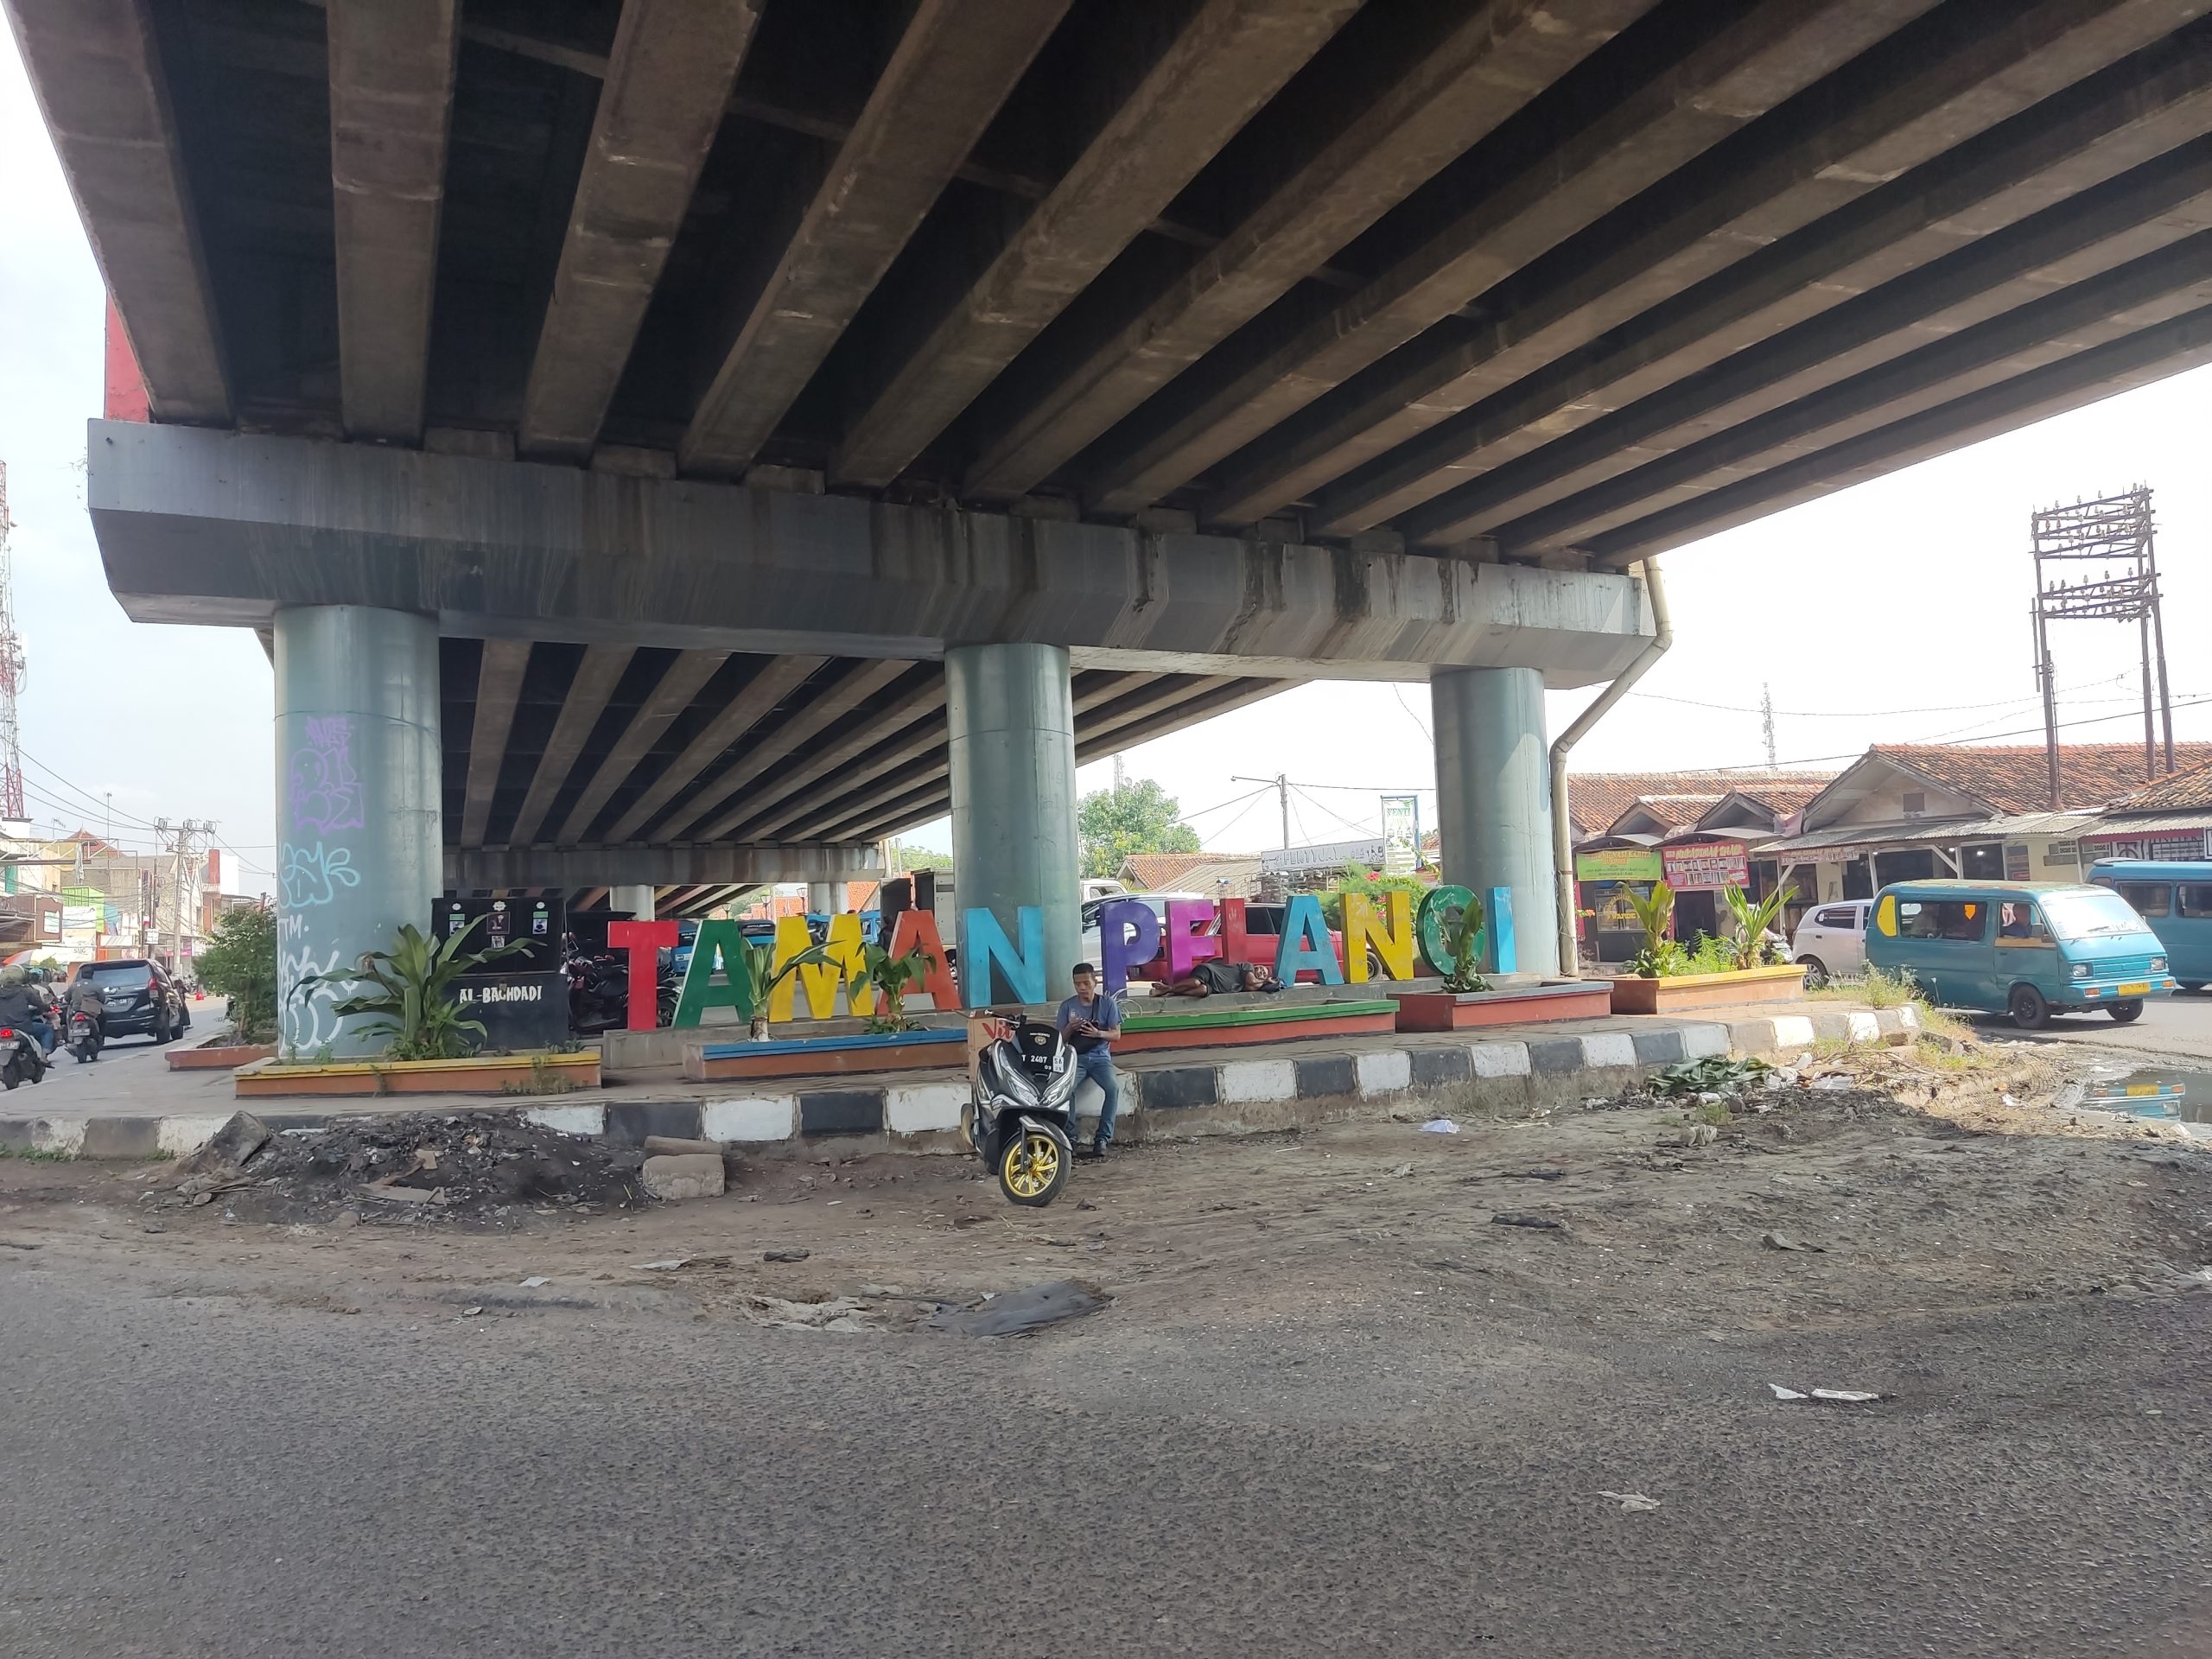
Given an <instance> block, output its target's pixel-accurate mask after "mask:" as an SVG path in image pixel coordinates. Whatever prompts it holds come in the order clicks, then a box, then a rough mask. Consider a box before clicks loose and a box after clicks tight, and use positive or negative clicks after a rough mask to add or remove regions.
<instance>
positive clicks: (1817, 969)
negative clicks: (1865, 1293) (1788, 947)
mask: <svg viewBox="0 0 2212 1659" xmlns="http://www.w3.org/2000/svg"><path fill="white" fill-rule="evenodd" d="M1797 965H1798V966H1799V967H1800V968H1802V969H1804V970H1805V988H1806V989H1807V990H1808V991H1817V990H1819V989H1820V988H1821V986H1823V985H1825V984H1827V982H1828V965H1827V963H1824V962H1822V961H1821V959H1820V958H1819V957H1798V958H1797Z"/></svg>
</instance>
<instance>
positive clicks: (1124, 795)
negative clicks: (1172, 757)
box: [1076, 778, 1198, 876]
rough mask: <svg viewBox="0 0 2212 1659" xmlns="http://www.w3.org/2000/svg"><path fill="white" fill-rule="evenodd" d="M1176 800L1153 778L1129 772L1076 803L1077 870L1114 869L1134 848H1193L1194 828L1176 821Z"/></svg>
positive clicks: (1099, 873)
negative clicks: (1079, 858)
mask: <svg viewBox="0 0 2212 1659" xmlns="http://www.w3.org/2000/svg"><path fill="white" fill-rule="evenodd" d="M1182 810H1183V809H1182V806H1181V805H1180V804H1179V803H1178V802H1177V801H1176V799H1175V798H1174V797H1173V795H1170V794H1169V793H1168V792H1167V791H1166V790H1164V789H1162V788H1161V787H1160V784H1159V782H1158V780H1157V779H1151V778H1131V779H1125V780H1124V781H1123V782H1122V785H1121V786H1120V787H1119V788H1117V789H1101V790H1096V791H1093V792H1092V793H1090V794H1089V795H1086V796H1084V798H1083V799H1082V800H1081V801H1079V802H1077V804H1076V835H1077V838H1078V840H1079V841H1080V842H1081V844H1082V847H1083V873H1084V874H1085V875H1088V876H1108V875H1117V874H1120V873H1121V868H1122V864H1123V863H1124V862H1126V861H1128V859H1129V858H1130V857H1132V856H1133V855H1135V854H1138V853H1195V852H1197V851H1198V831H1197V830H1195V829H1192V828H1191V826H1190V825H1189V824H1187V823H1179V822H1178V821H1177V820H1178V817H1179V814H1180V813H1181V812H1182Z"/></svg>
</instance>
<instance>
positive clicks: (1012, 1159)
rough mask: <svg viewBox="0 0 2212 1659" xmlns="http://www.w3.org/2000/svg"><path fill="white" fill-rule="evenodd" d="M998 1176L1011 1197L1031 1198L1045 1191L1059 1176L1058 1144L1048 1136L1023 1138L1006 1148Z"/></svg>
mask: <svg viewBox="0 0 2212 1659" xmlns="http://www.w3.org/2000/svg"><path fill="white" fill-rule="evenodd" d="M1000 1173H1001V1174H1002V1175H1003V1176H1004V1177H1005V1179H1006V1185H1007V1191H1008V1192H1012V1193H1013V1194H1014V1197H1016V1198H1035V1197H1037V1196H1038V1195H1039V1193H1042V1192H1046V1191H1048V1190H1049V1189H1050V1188H1051V1186H1052V1182H1053V1180H1054V1179H1056V1178H1057V1177H1058V1174H1059V1173H1060V1148H1059V1143H1058V1142H1057V1141H1054V1140H1053V1139H1052V1136H1051V1135H1036V1134H1030V1135H1023V1136H1022V1137H1021V1138H1020V1140H1019V1141H1013V1142H1011V1143H1010V1144H1009V1145H1008V1146H1007V1149H1006V1155H1005V1157H1004V1159H1003V1160H1001V1165H1000Z"/></svg>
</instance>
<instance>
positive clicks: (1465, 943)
mask: <svg viewBox="0 0 2212 1659" xmlns="http://www.w3.org/2000/svg"><path fill="white" fill-rule="evenodd" d="M1481 931H1483V901H1482V900H1481V899H1479V898H1476V897H1474V896H1472V895H1470V896H1469V897H1468V899H1467V903H1466V907H1465V909H1463V910H1461V911H1460V912H1459V915H1458V916H1457V917H1455V918H1453V919H1452V925H1451V927H1450V928H1449V929H1448V930H1447V931H1446V933H1445V936H1444V948H1445V950H1447V951H1449V952H1450V953H1451V957H1452V969H1451V971H1450V972H1449V973H1447V974H1446V975H1445V976H1444V988H1445V989H1446V990H1447V991H1451V992H1454V993H1464V992H1467V991H1486V990H1488V989H1490V981H1488V980H1487V979H1485V978H1484V977H1483V966H1482V959H1481V957H1479V956H1478V954H1477V953H1476V950H1475V936H1476V935H1477V934H1478V933H1480V932H1481Z"/></svg>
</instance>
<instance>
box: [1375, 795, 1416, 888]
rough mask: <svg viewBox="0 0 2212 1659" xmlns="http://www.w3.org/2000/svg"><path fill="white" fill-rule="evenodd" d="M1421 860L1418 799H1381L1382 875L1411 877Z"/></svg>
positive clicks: (1407, 796)
mask: <svg viewBox="0 0 2212 1659" xmlns="http://www.w3.org/2000/svg"><path fill="white" fill-rule="evenodd" d="M1420 861H1421V798H1420V797H1419V796H1417V795H1385V796H1384V797H1383V874H1385V875H1411V874H1413V873H1414V866H1415V865H1416V864H1418V863H1419V862H1420Z"/></svg>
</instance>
